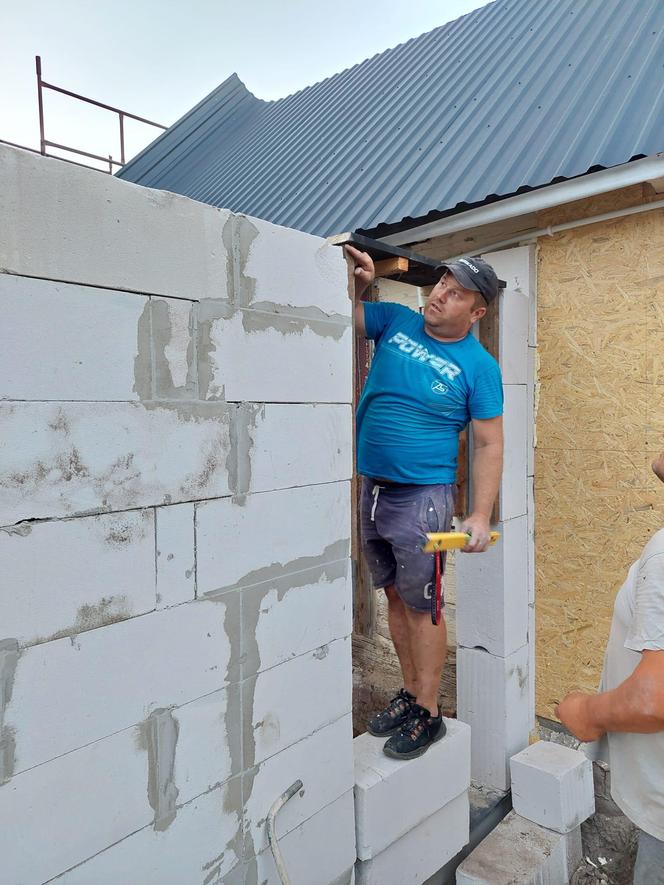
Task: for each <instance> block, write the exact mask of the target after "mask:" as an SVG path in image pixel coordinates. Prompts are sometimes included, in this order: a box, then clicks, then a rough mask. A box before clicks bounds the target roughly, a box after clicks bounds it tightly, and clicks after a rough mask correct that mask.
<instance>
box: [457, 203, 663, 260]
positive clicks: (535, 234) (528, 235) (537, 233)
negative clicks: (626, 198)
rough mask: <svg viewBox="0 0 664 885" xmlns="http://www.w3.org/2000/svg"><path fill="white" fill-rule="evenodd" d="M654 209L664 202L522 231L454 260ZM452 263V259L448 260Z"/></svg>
mask: <svg viewBox="0 0 664 885" xmlns="http://www.w3.org/2000/svg"><path fill="white" fill-rule="evenodd" d="M653 209H664V200H655V201H654V202H652V203H643V204H641V205H640V206H629V207H628V208H626V209H616V210H615V211H614V212H603V213H602V214H601V215H593V216H591V217H590V218H577V220H576V221H564V222H561V223H560V224H550V225H549V226H548V227H541V228H539V230H532V231H522V232H521V233H520V234H515V235H514V236H513V237H510V239H508V240H500V242H498V243H489V245H488V246H482V248H481V249H479V250H478V249H477V248H475V249H473V251H471V252H463V253H462V254H461V255H455V256H454V258H455V259H456V258H469V257H471V256H472V255H477V253H478V251H480V252H482V254H486V253H487V252H495V251H496V249H506V248H507V247H508V246H514V245H516V244H517V243H529V242H531V241H532V240H537V239H539V237H552V236H553V235H554V234H557V233H559V231H563V230H572V228H575V227H585V226H586V225H587V224H599V223H600V222H602V221H611V220H612V219H614V218H624V217H625V216H626V215H638V214H639V213H641V212H650V211H651V210H653ZM447 260H448V261H451V260H452V259H451V258H448V259H447Z"/></svg>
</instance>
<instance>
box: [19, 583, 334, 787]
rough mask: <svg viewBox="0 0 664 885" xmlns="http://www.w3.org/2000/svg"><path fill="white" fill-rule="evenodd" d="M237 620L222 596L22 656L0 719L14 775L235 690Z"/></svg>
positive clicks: (234, 606)
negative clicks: (160, 712) (11, 747)
mask: <svg viewBox="0 0 664 885" xmlns="http://www.w3.org/2000/svg"><path fill="white" fill-rule="evenodd" d="M239 621H240V619H239V596H237V595H233V594H230V595H228V596H227V597H225V598H224V600H223V601H218V602H209V601H197V602H192V603H189V604H187V605H186V606H178V607H176V608H171V609H167V610H166V611H161V612H153V613H151V614H149V615H144V616H143V617H140V618H132V619H131V620H128V621H123V622H121V623H118V624H112V625H110V626H108V627H102V628H100V629H98V630H92V631H90V632H89V633H83V634H81V635H79V636H78V637H76V638H73V639H69V638H67V639H59V640H56V641H54V642H48V643H44V644H42V645H36V646H33V647H31V648H29V649H26V650H25V651H23V653H22V654H21V655H20V657H19V660H18V664H17V667H16V674H15V680H14V688H13V693H12V697H11V701H10V703H9V705H8V706H7V708H6V710H5V718H4V723H5V726H6V727H9V728H10V729H12V730H13V731H12V733H13V735H14V740H15V745H16V751H15V761H14V765H13V770H14V773H19V772H20V771H23V770H25V769H27V768H30V767H32V766H33V765H38V764H40V763H41V762H46V761H47V760H49V759H53V758H54V757H56V756H59V755H61V754H62V753H68V752H70V751H71V750H74V749H76V748H77V747H81V746H83V745H84V744H88V743H90V742H92V741H95V740H99V739H101V738H102V737H104V736H106V735H109V734H112V733H114V732H116V731H120V730H121V729H123V728H127V727H128V726H130V725H133V724H135V723H137V722H141V721H143V720H144V719H146V718H147V717H148V716H149V715H150V714H151V713H152V712H153V711H154V710H156V709H159V708H168V707H173V706H179V705H181V704H184V703H186V702H187V701H191V700H194V699H196V698H199V697H202V696H203V695H206V694H210V693H212V692H214V691H218V690H219V689H221V688H224V687H225V686H226V685H228V684H229V683H232V682H235V681H237V679H238V678H239V650H238V649H237V648H233V643H236V642H237V640H238V639H239V632H240V625H239ZM344 712H345V711H344Z"/></svg>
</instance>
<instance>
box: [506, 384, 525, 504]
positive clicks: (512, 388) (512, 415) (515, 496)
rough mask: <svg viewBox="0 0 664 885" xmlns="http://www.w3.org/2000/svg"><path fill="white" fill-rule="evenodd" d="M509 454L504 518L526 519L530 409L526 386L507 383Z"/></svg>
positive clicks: (507, 439) (507, 455) (507, 451)
mask: <svg viewBox="0 0 664 885" xmlns="http://www.w3.org/2000/svg"><path fill="white" fill-rule="evenodd" d="M503 390H504V393H505V414H504V417H503V427H504V435H505V454H504V460H503V475H502V479H501V481H500V516H501V519H514V517H515V516H523V514H524V513H526V511H527V508H528V490H527V463H528V414H527V413H528V409H527V402H526V400H527V395H526V394H527V388H526V385H525V384H505V385H504V386H503Z"/></svg>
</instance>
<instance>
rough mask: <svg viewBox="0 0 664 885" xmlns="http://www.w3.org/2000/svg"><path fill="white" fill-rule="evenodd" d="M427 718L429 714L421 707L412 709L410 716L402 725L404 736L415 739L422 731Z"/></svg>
mask: <svg viewBox="0 0 664 885" xmlns="http://www.w3.org/2000/svg"><path fill="white" fill-rule="evenodd" d="M429 718H430V717H429V714H428V713H427V711H426V710H425V709H424V708H423V707H420V709H419V710H414V711H413V715H412V717H411V718H410V719H409V720H408V722H406V723H405V724H404V725H403V735H404V737H409V738H410V739H411V740H413V741H414V740H417V738H418V737H419V736H420V735H421V734H422V732H423V731H424V728H425V726H426V724H427V720H428V719H429Z"/></svg>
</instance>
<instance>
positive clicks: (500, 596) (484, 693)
mask: <svg viewBox="0 0 664 885" xmlns="http://www.w3.org/2000/svg"><path fill="white" fill-rule="evenodd" d="M483 257H484V258H485V259H486V260H487V261H488V262H489V263H490V264H492V265H493V267H494V268H495V270H496V273H497V274H498V276H499V277H500V278H501V279H504V280H506V282H507V286H506V289H505V292H504V294H503V296H502V297H501V300H500V320H499V350H500V354H499V356H500V365H501V369H502V374H503V392H504V396H505V413H504V434H505V458H504V467H503V475H502V480H501V484H500V522H499V524H498V525H497V526H496V528H497V529H498V531H499V532H500V533H501V537H500V540H499V542H498V543H497V544H496V546H495V547H492V548H490V549H489V550H488V551H487V552H486V553H483V554H481V555H459V556H457V557H456V573H457V584H458V593H457V610H456V620H457V643H458V646H459V647H458V650H457V715H458V717H459V719H461V720H462V721H463V722H467V723H469V724H470V726H471V728H472V769H471V770H472V777H473V780H474V781H475V782H476V783H477V784H480V785H481V786H484V787H491V788H495V789H498V790H507V789H509V786H510V778H509V774H510V771H509V760H510V757H511V756H513V755H514V754H515V753H518V752H519V750H522V749H523V748H524V747H525V746H527V744H528V738H529V733H530V730H531V729H532V728H533V727H534V720H535V689H534V665H535V658H534V648H535V619H534V603H535V566H534V506H533V476H534V458H533V454H534V444H535V441H534V388H535V362H536V360H535V353H536V345H537V340H536V283H535V251H534V247H532V246H522V247H518V248H514V249H505V250H504V251H502V252H494V253H491V254H487V255H484V256H483Z"/></svg>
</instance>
